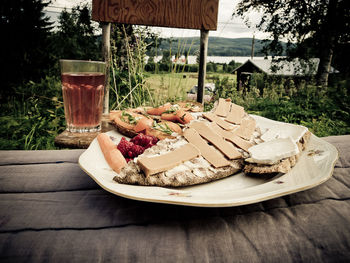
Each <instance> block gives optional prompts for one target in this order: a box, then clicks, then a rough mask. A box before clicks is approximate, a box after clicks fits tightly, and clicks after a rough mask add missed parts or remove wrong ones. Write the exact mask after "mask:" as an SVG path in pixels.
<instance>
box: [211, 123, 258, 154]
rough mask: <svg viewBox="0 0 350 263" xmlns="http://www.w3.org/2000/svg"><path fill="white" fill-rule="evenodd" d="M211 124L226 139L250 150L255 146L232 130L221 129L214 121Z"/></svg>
mask: <svg viewBox="0 0 350 263" xmlns="http://www.w3.org/2000/svg"><path fill="white" fill-rule="evenodd" d="M209 126H210V127H211V128H212V129H213V130H214V131H215V132H216V133H217V134H218V135H220V136H222V137H224V139H226V140H228V141H230V142H232V143H234V144H235V145H236V146H238V147H239V148H241V149H243V150H245V151H246V152H248V149H249V148H250V147H252V146H253V144H252V143H250V142H248V141H246V140H244V139H242V138H241V137H239V136H237V135H235V134H234V133H232V132H229V131H225V130H223V129H221V128H220V127H219V126H218V125H217V124H215V123H214V122H212V123H210V124H209Z"/></svg>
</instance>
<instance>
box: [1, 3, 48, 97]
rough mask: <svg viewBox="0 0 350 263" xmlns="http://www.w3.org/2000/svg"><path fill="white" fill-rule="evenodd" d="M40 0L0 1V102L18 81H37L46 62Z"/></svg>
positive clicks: (45, 22) (45, 28)
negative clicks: (0, 37)
mask: <svg viewBox="0 0 350 263" xmlns="http://www.w3.org/2000/svg"><path fill="white" fill-rule="evenodd" d="M47 5H48V3H45V2H43V1H40V0H3V1H1V5H0V32H1V34H2V36H3V37H2V41H1V44H2V48H1V49H0V61H1V64H2V67H1V85H2V88H1V89H0V101H1V102H2V101H3V100H6V97H7V96H8V95H10V94H12V93H14V88H15V87H16V86H17V85H21V84H22V83H24V82H26V81H29V80H34V81H38V80H39V79H40V78H41V77H43V76H45V74H46V73H47V70H48V67H47V65H50V63H51V59H50V48H49V43H50V34H51V33H50V28H51V27H50V26H51V23H50V22H49V18H48V17H45V16H44V13H43V9H44V7H46V6H47Z"/></svg>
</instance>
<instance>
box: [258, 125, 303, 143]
mask: <svg viewBox="0 0 350 263" xmlns="http://www.w3.org/2000/svg"><path fill="white" fill-rule="evenodd" d="M307 130H308V129H307V128H306V127H304V126H300V125H294V124H290V123H280V124H276V125H274V126H272V127H271V128H270V129H268V130H267V131H266V132H265V133H264V134H263V135H261V137H260V138H261V139H262V140H263V141H264V142H268V141H272V140H275V139H278V138H282V139H285V138H289V137H290V138H291V139H292V140H293V141H294V142H298V141H299V140H300V139H301V137H303V136H304V134H305V133H306V132H307Z"/></svg>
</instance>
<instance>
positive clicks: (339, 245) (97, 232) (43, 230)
mask: <svg viewBox="0 0 350 263" xmlns="http://www.w3.org/2000/svg"><path fill="white" fill-rule="evenodd" d="M325 140H326V141H328V142H330V143H332V144H333V145H334V146H336V147H337V149H338V150H339V160H338V162H337V163H336V165H335V168H334V173H333V176H332V177H331V178H330V179H329V180H328V181H326V182H325V183H323V184H321V185H319V186H317V187H314V188H312V189H309V190H306V191H302V192H298V193H295V194H291V195H287V196H283V197H280V198H276V199H272V200H268V201H264V202H260V203H256V204H251V205H245V206H238V207H226V208H204V207H186V206H176V205H165V204H157V203H149V202H141V201H135V200H129V199H126V198H122V197H119V196H116V195H113V194H111V193H109V192H107V191H105V190H103V189H102V188H101V187H100V186H99V185H98V184H97V183H95V181H93V180H92V179H91V177H90V176H88V175H87V174H85V173H84V171H82V170H81V168H80V167H79V164H78V158H79V156H80V155H81V154H82V153H83V152H84V150H81V149H80V150H54V151H0V262H16V263H18V262H84V263H85V262H152V263H153V262H156V263H157V262H181V263H182V262H249V263H251V262H253V263H254V262H259V263H260V262H286V263H287V262H349V260H350V135H348V136H333V137H327V138H325ZM131 187H134V188H135V191H137V186H131Z"/></svg>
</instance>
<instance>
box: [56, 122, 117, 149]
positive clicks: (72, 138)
mask: <svg viewBox="0 0 350 263" xmlns="http://www.w3.org/2000/svg"><path fill="white" fill-rule="evenodd" d="M113 129H114V127H113V125H111V124H110V123H109V115H104V116H102V124H101V132H108V131H110V130H113ZM99 133H100V132H83V133H79V132H69V131H67V130H65V131H64V132H62V133H61V134H59V135H58V136H57V137H56V138H55V145H56V146H57V147H60V148H69V149H87V148H88V147H89V145H90V143H91V142H92V141H93V139H95V138H96V136H97V135H98V134H99Z"/></svg>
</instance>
